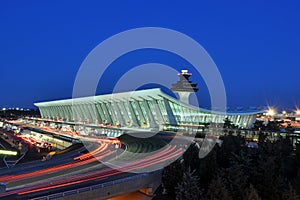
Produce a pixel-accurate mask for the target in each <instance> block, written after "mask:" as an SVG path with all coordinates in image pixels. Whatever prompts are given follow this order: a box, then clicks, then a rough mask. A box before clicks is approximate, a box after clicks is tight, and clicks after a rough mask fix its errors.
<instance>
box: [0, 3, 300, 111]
mask: <svg viewBox="0 0 300 200" xmlns="http://www.w3.org/2000/svg"><path fill="white" fill-rule="evenodd" d="M105 2H106V3H104V1H80V2H79V1H76V2H74V1H8V0H7V1H0V26H1V29H0V30H1V31H0V35H1V37H0V70H1V71H0V72H1V77H0V85H1V96H0V107H29V108H31V107H33V103H34V102H39V101H48V100H54V99H64V98H70V97H71V96H72V89H73V83H74V80H75V77H76V73H77V71H78V69H79V67H80V65H81V63H82V61H83V60H84V59H85V57H86V56H87V55H88V53H89V52H90V51H91V50H92V49H93V48H94V47H95V46H97V45H98V44H99V43H100V42H102V41H103V40H105V39H107V38H108V37H110V36H112V35H114V34H117V33H119V32H122V31H125V30H128V29H132V28H138V27H148V26H154V27H164V28H169V29H174V30H176V31H180V32H182V33H184V34H186V35H188V36H190V37H192V38H193V39H195V40H196V41H197V42H199V43H200V44H201V45H202V46H203V47H204V48H205V49H206V50H207V52H208V53H209V54H210V56H211V57H212V58H213V60H214V61H215V63H216V65H217V66H218V68H219V70H220V72H221V75H222V77H223V81H224V84H225V88H226V92H227V102H228V105H229V106H259V105H271V106H277V107H279V106H283V107H288V108H294V107H295V106H296V105H299V106H300V87H299V86H300V78H299V76H300V23H299V22H300V12H299V10H300V1H297V0H291V1H261V0H253V1H205V2H204V1H105ZM148 62H157V63H163V64H166V65H169V66H172V67H174V68H175V69H181V68H183V67H184V66H186V67H188V65H189V64H188V63H187V62H186V61H185V60H183V59H181V58H178V57H176V56H175V55H172V54H169V53H168V52H162V51H155V50H153V51H151V50H150V51H138V52H133V53H132V54H128V55H125V56H122V57H121V58H120V59H118V60H116V62H114V63H113V64H112V66H111V68H110V70H108V71H107V76H106V79H105V81H106V82H107V84H106V85H105V87H102V88H98V93H99V94H100V93H109V92H111V90H112V88H113V85H114V82H115V81H116V80H117V77H120V76H121V75H122V73H124V72H126V70H128V69H130V68H131V67H133V66H136V65H139V64H143V63H148ZM112 74H114V75H112ZM174 76H176V74H174ZM192 80H193V81H194V82H198V83H199V94H198V97H199V99H200V104H201V106H203V107H206V106H208V105H209V95H208V92H207V88H206V86H205V83H203V80H202V79H201V77H199V76H197V75H195V76H193V77H192ZM170 84H171V83H170ZM124 90H126V88H124Z"/></svg>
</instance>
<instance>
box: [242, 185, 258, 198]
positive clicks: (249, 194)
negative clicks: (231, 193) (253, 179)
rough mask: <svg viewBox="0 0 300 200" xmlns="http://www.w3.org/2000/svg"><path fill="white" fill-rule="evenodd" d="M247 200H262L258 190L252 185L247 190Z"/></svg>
mask: <svg viewBox="0 0 300 200" xmlns="http://www.w3.org/2000/svg"><path fill="white" fill-rule="evenodd" d="M244 199H245V200H261V198H260V197H259V195H258V193H257V190H256V189H255V188H254V187H253V185H252V184H250V187H249V188H248V189H247V190H246V195H245V198H244Z"/></svg>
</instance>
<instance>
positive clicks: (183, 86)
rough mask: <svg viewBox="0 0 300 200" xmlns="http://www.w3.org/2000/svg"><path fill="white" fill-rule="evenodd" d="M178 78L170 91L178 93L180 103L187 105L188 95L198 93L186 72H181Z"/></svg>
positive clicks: (195, 85)
mask: <svg viewBox="0 0 300 200" xmlns="http://www.w3.org/2000/svg"><path fill="white" fill-rule="evenodd" d="M178 76H179V77H180V79H179V81H177V83H175V84H172V88H171V90H172V91H173V92H177V93H178V95H179V100H180V101H182V102H184V103H187V104H188V103H189V96H190V94H191V93H194V92H197V91H198V88H197V83H192V81H190V80H189V78H190V77H191V76H192V74H191V73H188V70H181V73H180V74H178Z"/></svg>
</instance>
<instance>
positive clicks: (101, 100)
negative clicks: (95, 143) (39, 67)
mask: <svg viewBox="0 0 300 200" xmlns="http://www.w3.org/2000/svg"><path fill="white" fill-rule="evenodd" d="M35 105H36V106H37V107H38V108H39V110H40V112H41V116H42V118H49V119H62V120H65V121H70V122H72V121H74V122H78V121H81V122H89V123H91V124H100V123H101V124H111V125H118V126H121V127H138V128H152V127H159V126H160V125H166V124H170V125H199V124H203V123H211V122H213V123H223V122H224V119H225V118H226V117H228V119H229V120H230V121H232V122H233V124H235V125H238V126H239V127H243V128H249V127H250V126H251V125H252V123H253V122H254V121H255V118H256V114H258V113H260V112H261V111H255V112H251V113H250V112H248V113H247V111H245V112H243V113H215V112H211V111H208V110H205V109H201V108H196V107H194V106H191V105H188V104H185V103H182V102H180V101H178V100H177V99H174V98H173V97H171V96H169V95H167V94H165V93H163V92H162V91H161V90H160V89H149V90H140V91H135V92H125V93H118V94H110V95H99V96H95V97H85V98H76V99H68V100H59V101H50V102H42V103H36V104H35Z"/></svg>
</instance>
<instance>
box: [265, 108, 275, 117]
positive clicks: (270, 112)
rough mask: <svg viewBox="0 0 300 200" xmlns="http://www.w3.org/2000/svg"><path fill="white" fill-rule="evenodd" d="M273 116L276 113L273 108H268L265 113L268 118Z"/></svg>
mask: <svg viewBox="0 0 300 200" xmlns="http://www.w3.org/2000/svg"><path fill="white" fill-rule="evenodd" d="M275 114H276V111H275V109H274V108H269V110H268V111H267V115H268V116H274V115H275Z"/></svg>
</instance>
